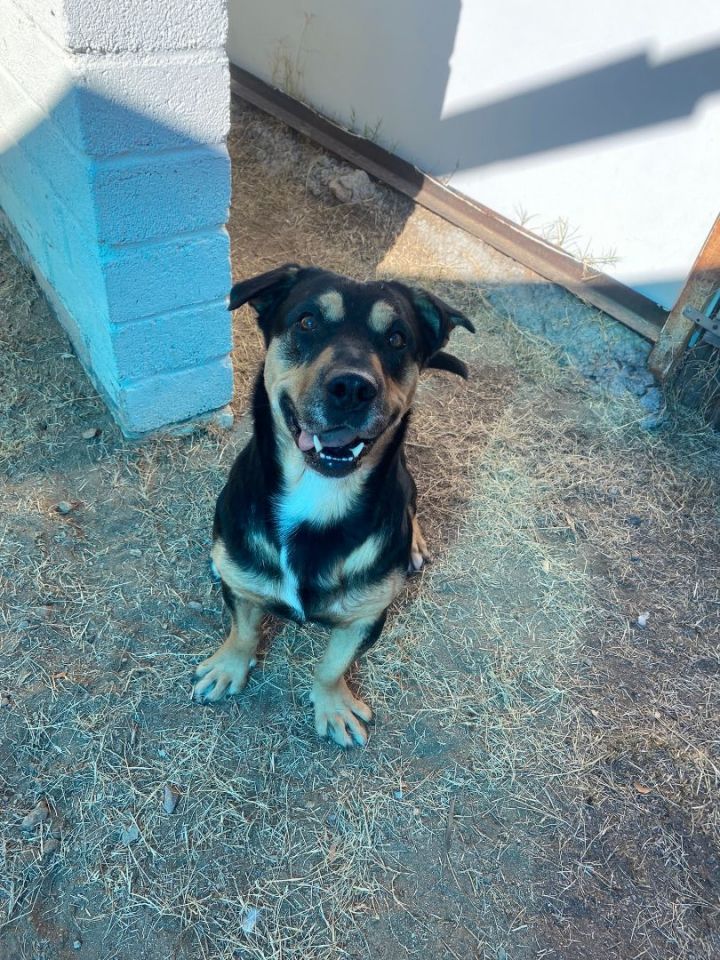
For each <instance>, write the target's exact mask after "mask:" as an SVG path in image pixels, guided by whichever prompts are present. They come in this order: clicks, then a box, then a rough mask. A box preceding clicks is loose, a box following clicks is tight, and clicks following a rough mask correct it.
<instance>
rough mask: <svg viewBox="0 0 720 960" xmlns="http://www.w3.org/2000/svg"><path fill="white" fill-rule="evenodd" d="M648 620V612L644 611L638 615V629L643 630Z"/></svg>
mask: <svg viewBox="0 0 720 960" xmlns="http://www.w3.org/2000/svg"><path fill="white" fill-rule="evenodd" d="M649 619H650V614H649V613H648V611H645V613H639V614H638V618H637V625H638V626H639V627H643V628H644V627H646V626H647V625H648V620H649Z"/></svg>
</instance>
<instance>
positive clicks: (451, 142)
mask: <svg viewBox="0 0 720 960" xmlns="http://www.w3.org/2000/svg"><path fill="white" fill-rule="evenodd" d="M462 7H463V4H462V3H461V2H460V0H443V2H442V3H438V2H437V0H395V2H394V3H393V4H392V15H388V5H387V3H386V0H364V2H363V3H362V4H356V3H353V2H351V0H340V2H338V0H309V2H308V3H307V6H306V7H305V6H303V7H302V8H300V7H299V6H296V5H295V4H294V3H290V2H287V0H271V2H269V3H267V4H263V5H257V6H255V5H253V4H250V5H242V6H240V5H239V4H238V7H237V20H236V21H234V19H233V18H232V17H231V39H230V51H231V55H232V51H233V47H234V45H235V42H236V41H235V40H234V37H238V39H237V50H238V52H242V54H243V56H241V59H243V60H247V62H246V63H243V64H241V65H243V66H246V67H247V68H248V69H249V70H250V71H251V72H254V70H258V71H259V73H260V74H261V75H263V74H264V75H267V59H268V56H271V57H272V58H273V71H272V72H273V77H272V81H273V83H274V84H275V85H276V86H279V87H280V88H281V89H283V90H285V91H286V92H287V93H289V94H290V95H291V96H294V97H296V98H302V95H303V87H304V84H305V81H307V83H308V88H309V89H312V91H313V94H312V97H313V100H314V101H315V102H316V103H317V104H318V106H319V108H320V109H322V110H324V111H325V112H326V113H328V114H329V115H331V116H332V115H334V114H337V113H338V112H341V113H342V115H343V117H344V119H345V121H346V120H347V117H348V115H349V114H350V113H351V112H352V108H353V99H354V98H357V97H358V96H359V95H360V92H359V91H358V90H357V89H353V86H352V85H353V83H354V82H355V78H356V77H357V71H358V69H360V67H362V70H363V86H364V90H363V91H362V96H363V99H364V103H365V105H366V109H368V110H369V109H371V105H373V104H374V105H375V107H376V109H377V111H378V128H377V129H371V130H368V129H367V128H365V129H364V130H357V131H356V132H358V133H361V134H363V135H365V136H367V135H368V134H376V135H377V136H379V138H380V139H381V140H382V141H383V142H384V143H386V144H389V145H392V142H393V130H392V125H393V123H396V124H399V123H400V122H401V123H402V126H403V128H404V131H405V137H406V140H407V141H408V142H406V143H405V144H404V148H405V151H406V152H407V150H408V148H409V149H410V150H412V147H411V145H410V143H409V141H410V140H411V139H412V138H413V133H412V130H415V131H416V132H417V134H416V139H417V138H418V137H419V138H420V140H421V142H422V147H423V156H422V166H423V168H424V169H426V170H428V171H429V172H432V173H434V174H436V175H439V176H443V175H447V174H451V173H453V172H455V171H456V170H465V169H469V168H474V167H481V166H485V165H488V164H492V163H497V162H500V161H505V160H512V159H515V158H518V157H522V156H528V155H533V154H537V153H540V152H543V151H547V150H552V149H556V148H560V147H567V146H570V145H572V144H578V143H584V142H587V141H589V140H595V139H599V138H602V137H608V136H612V135H616V134H620V133H626V132H628V131H631V130H637V129H642V128H644V127H649V126H653V125H657V124H661V123H667V122H670V121H674V120H678V119H681V118H683V117H687V116H690V115H691V114H692V113H693V111H694V110H695V108H696V106H697V105H698V103H699V102H700V100H701V99H702V98H703V97H704V96H706V95H708V94H711V93H713V92H716V91H719V90H720V44H718V43H717V42H716V43H713V44H712V45H711V46H708V47H707V49H704V50H700V51H695V52H692V53H687V54H684V55H682V56H678V57H676V58H675V59H673V60H670V61H666V62H663V63H658V64H654V63H652V61H651V59H650V58H649V56H648V53H647V52H646V51H645V50H643V49H640V50H638V51H637V52H636V53H634V54H633V55H631V56H627V57H623V58H622V59H618V60H616V61H614V62H611V63H606V64H603V65H601V66H597V67H593V68H592V69H589V70H584V71H582V72H579V73H576V74H575V75H573V76H568V77H566V78H564V79H562V80H556V81H553V82H551V83H547V84H543V85H539V86H533V87H532V88H531V89H528V90H525V91H523V92H522V93H516V94H513V95H511V96H504V97H502V98H500V99H495V100H493V101H492V102H488V103H485V104H482V105H478V106H475V107H470V108H469V109H466V110H463V111H462V112H461V113H456V114H453V115H451V116H447V117H443V111H444V108H445V104H446V101H447V95H448V91H449V87H450V83H449V81H450V63H451V60H452V58H453V55H454V53H455V50H456V44H457V36H458V27H459V24H460V19H461V12H462ZM306 10H307V11H308V12H306ZM491 17H492V6H488V7H487V9H485V8H484V7H483V8H482V9H478V11H477V14H476V15H475V16H474V18H473V19H472V20H467V19H465V21H464V24H463V29H464V30H465V31H466V32H467V31H469V30H470V29H471V28H473V29H477V30H482V29H483V28H484V27H486V28H487V30H486V34H487V33H488V31H492V22H491V19H490V18H491ZM240 21H242V23H240ZM279 24H281V25H282V26H278V25H279ZM288 24H289V25H290V27H291V30H292V33H293V36H292V38H288V37H285V38H282V37H281V36H279V34H280V31H281V30H282V29H283V27H284V28H285V29H287V25H288ZM241 29H242V30H243V34H244V36H248V35H250V36H253V37H254V38H255V37H256V38H257V43H256V46H255V49H254V51H246V50H245V49H244V45H243V42H242V40H241V39H240V36H239V31H240V30H241ZM495 33H496V31H494V32H493V35H495ZM484 41H485V36H482V37H480V38H479V41H478V50H479V51H480V52H479V56H481V57H482V56H485V55H487V47H486V45H485V44H484ZM548 55H551V52H549V54H548ZM507 57H509V58H513V57H514V58H517V57H518V51H515V50H511V49H508V51H507ZM348 62H349V63H350V66H349V68H348ZM518 66H519V68H518V71H517V74H518V76H522V64H519V65H518ZM260 67H262V69H260ZM457 69H458V71H460V74H459V75H461V72H462V70H464V69H467V64H466V62H465V60H464V59H461V60H460V61H459V62H458V66H457ZM488 70H490V71H492V72H493V73H497V72H498V65H497V63H493V62H492V61H491V62H490V63H489V66H488ZM479 76H480V78H482V76H483V75H482V71H480V73H479ZM328 77H331V78H332V82H331V83H330V84H328ZM389 90H390V91H393V92H394V93H395V94H396V95H394V96H393V97H392V98H390V99H389V98H388V91H389ZM356 102H357V101H356ZM409 114H410V115H409ZM381 117H386V118H387V119H388V121H389V125H390V129H388V128H387V126H385V125H382V123H381V122H380V118H381ZM370 126H372V124H370ZM408 159H411V160H414V161H415V162H417V161H419V160H420V159H421V158H419V157H417V156H415V157H412V156H408Z"/></svg>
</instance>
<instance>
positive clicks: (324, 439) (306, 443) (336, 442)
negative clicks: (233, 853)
mask: <svg viewBox="0 0 720 960" xmlns="http://www.w3.org/2000/svg"><path fill="white" fill-rule="evenodd" d="M356 437H357V433H356V432H355V431H354V430H352V429H350V427H338V428H337V430H326V431H325V432H324V433H323V434H321V435H320V443H322V445H323V446H324V447H330V448H334V447H344V446H345V444H347V443H350V441H351V440H354V439H355V438H356ZM297 445H298V446H299V447H300V449H301V450H303V451H307V450H312V449H313V447H314V446H315V444H314V443H313V438H312V434H311V433H307V431H305V430H301V431H300V435H299V436H298V438H297Z"/></svg>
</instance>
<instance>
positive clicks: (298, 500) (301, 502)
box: [276, 465, 364, 542]
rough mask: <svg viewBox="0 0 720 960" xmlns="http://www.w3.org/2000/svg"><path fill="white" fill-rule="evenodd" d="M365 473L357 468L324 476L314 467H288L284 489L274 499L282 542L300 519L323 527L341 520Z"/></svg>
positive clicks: (297, 524) (353, 498) (300, 521)
mask: <svg viewBox="0 0 720 960" xmlns="http://www.w3.org/2000/svg"><path fill="white" fill-rule="evenodd" d="M363 480H364V477H363V476H362V474H361V473H360V471H356V472H355V473H352V474H350V476H349V477H342V478H335V477H324V476H323V475H322V474H320V473H316V472H315V471H314V470H310V469H307V468H304V465H303V468H302V469H301V470H297V469H293V467H291V468H290V469H289V470H288V472H287V474H286V476H285V478H284V481H285V482H284V488H283V492H282V493H281V494H280V496H279V497H278V499H277V513H276V516H277V520H278V526H279V528H280V539H281V540H282V541H283V542H284V541H286V540H287V538H288V537H289V535H290V533H291V532H292V531H293V530H294V529H295V528H296V527H298V526H300V524H301V523H309V524H311V525H312V526H315V527H326V526H328V525H329V524H331V523H336V522H337V521H338V520H342V518H343V517H344V516H345V514H346V513H347V512H348V510H349V509H350V506H351V504H352V503H354V501H355V499H356V497H357V496H358V494H359V493H360V490H361V488H362V485H363Z"/></svg>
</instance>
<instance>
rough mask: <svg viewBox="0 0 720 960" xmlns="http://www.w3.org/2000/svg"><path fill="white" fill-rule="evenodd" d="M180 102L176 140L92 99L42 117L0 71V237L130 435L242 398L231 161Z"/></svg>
mask: <svg viewBox="0 0 720 960" xmlns="http://www.w3.org/2000/svg"><path fill="white" fill-rule="evenodd" d="M182 96H183V94H182V92H180V91H178V94H177V97H178V104H177V105H176V107H177V110H176V113H177V119H178V123H177V127H171V126H168V125H166V124H163V123H160V122H159V121H158V120H157V119H155V117H153V116H152V115H151V112H148V113H142V112H139V111H136V110H133V109H131V108H129V107H127V106H125V105H123V104H121V103H119V102H118V101H117V100H115V99H109V98H106V97H104V96H102V95H100V94H98V93H96V92H93V91H90V90H88V89H87V88H85V87H82V86H77V87H75V86H73V87H70V88H68V89H66V90H65V91H64V92H63V93H62V95H61V96H60V97H59V98H58V99H57V100H56V102H54V103H48V104H43V103H36V102H34V101H33V100H31V99H30V97H29V96H28V94H27V93H26V92H25V90H24V89H22V88H21V87H20V85H19V84H17V83H16V82H15V80H14V79H12V78H11V77H10V76H9V74H8V73H7V72H5V71H4V70H3V69H2V67H0V98H1V99H2V102H3V104H4V107H5V109H4V111H3V116H2V117H0V148H2V152H0V208H2V211H3V214H4V217H3V219H4V221H5V223H4V224H2V225H3V226H4V227H5V229H6V230H7V232H8V233H9V234H10V236H11V239H13V240H15V241H17V240H18V239H19V241H20V243H19V244H18V243H17V242H16V243H15V246H16V248H17V247H19V252H20V255H21V256H23V258H24V259H26V260H27V261H28V263H29V265H30V266H31V268H32V269H33V271H34V272H35V274H36V276H37V278H38V281H39V282H40V285H41V286H42V287H43V289H44V291H45V293H46V294H47V295H48V298H49V300H50V301H51V303H52V305H53V306H54V308H55V310H56V313H57V314H58V316H59V318H60V321H61V323H62V324H63V326H64V327H65V329H66V330H67V332H68V334H69V336H70V339H71V341H72V343H73V346H74V348H75V350H76V352H77V354H78V356H79V358H80V360H81V362H82V364H83V366H84V367H85V369H86V370H87V372H88V373H89V375H90V378H91V379H92V381H93V383H94V384H95V386H96V387H97V388H98V390H99V391H100V393H101V394H102V395H103V397H104V398H105V400H106V402H107V403H108V405H109V407H110V409H111V410H112V411H113V414H114V416H115V417H116V419H117V420H118V422H119V423H120V425H121V426H122V427H123V430H124V431H125V432H126V433H128V434H129V435H133V434H139V433H142V432H144V431H146V430H152V429H155V428H156V427H159V426H162V425H164V424H166V423H172V422H176V421H181V420H184V419H186V418H188V417H191V416H195V415H197V414H201V413H204V412H206V411H210V410H214V409H216V408H218V407H221V406H223V405H224V404H226V403H227V402H228V401H229V400H230V398H231V394H232V370H231V366H230V362H229V359H228V354H229V352H230V350H231V345H232V343H231V324H230V318H229V316H228V314H227V311H226V309H225V302H226V296H227V293H228V290H229V284H230V269H229V241H228V237H227V233H226V231H225V222H226V219H227V212H228V205H229V198H230V161H229V157H228V156H227V151H226V149H225V145H224V140H223V138H222V137H221V138H220V139H219V141H218V142H217V143H216V144H212V143H211V144H208V143H207V142H203V141H202V140H198V139H194V138H193V137H192V135H190V134H189V133H188V131H189V130H191V129H192V116H191V110H190V109H185V106H184V104H183V103H182V102H181V100H180V98H181V97H182ZM163 107H164V109H165V112H166V113H167V106H166V105H163ZM224 111H226V103H225V102H223V103H222V104H219V105H218V113H220V114H223V113H224Z"/></svg>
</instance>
